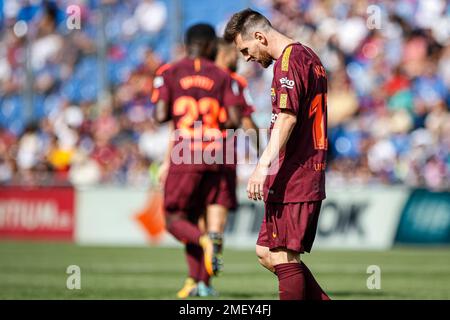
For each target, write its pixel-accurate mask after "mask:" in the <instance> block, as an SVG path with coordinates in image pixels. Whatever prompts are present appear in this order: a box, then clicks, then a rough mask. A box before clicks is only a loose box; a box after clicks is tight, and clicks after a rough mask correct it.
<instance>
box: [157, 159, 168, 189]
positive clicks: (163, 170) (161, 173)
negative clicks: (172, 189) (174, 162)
mask: <svg viewBox="0 0 450 320" xmlns="http://www.w3.org/2000/svg"><path fill="white" fill-rule="evenodd" d="M168 172H169V164H168V163H167V162H163V163H162V164H161V166H160V167H159V169H158V181H159V186H160V187H161V188H162V189H163V188H164V184H165V183H166V178H167V174H168Z"/></svg>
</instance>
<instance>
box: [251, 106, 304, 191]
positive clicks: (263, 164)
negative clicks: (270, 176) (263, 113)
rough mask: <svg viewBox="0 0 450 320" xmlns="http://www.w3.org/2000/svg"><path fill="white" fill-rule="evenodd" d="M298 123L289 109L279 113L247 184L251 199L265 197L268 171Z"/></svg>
mask: <svg viewBox="0 0 450 320" xmlns="http://www.w3.org/2000/svg"><path fill="white" fill-rule="evenodd" d="M296 123H297V116H296V115H295V114H294V113H292V112H291V111H288V110H283V111H282V112H280V113H279V114H278V117H277V120H276V121H275V123H274V126H273V129H272V134H271V136H270V139H269V143H268V144H267V146H266V148H265V149H264V151H263V154H262V155H261V158H260V159H259V161H258V164H257V165H256V169H255V171H254V172H253V174H252V176H251V177H250V179H249V181H248V184H247V196H248V198H249V199H253V200H262V199H263V197H264V194H263V187H264V182H265V180H266V176H267V172H268V171H269V167H270V165H271V164H272V162H273V161H274V160H275V159H277V157H278V155H279V154H280V151H281V150H283V149H284V148H285V147H286V143H287V142H288V140H289V137H290V135H291V133H292V130H293V129H294V127H295V125H296Z"/></svg>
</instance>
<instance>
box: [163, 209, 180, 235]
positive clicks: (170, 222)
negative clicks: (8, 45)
mask: <svg viewBox="0 0 450 320" xmlns="http://www.w3.org/2000/svg"><path fill="white" fill-rule="evenodd" d="M180 219H182V215H181V214H179V213H173V214H168V215H166V216H165V220H166V229H167V231H169V233H172V231H171V230H172V229H173V226H174V224H175V223H176V221H178V220H180Z"/></svg>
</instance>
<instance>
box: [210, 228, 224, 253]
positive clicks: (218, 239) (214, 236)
mask: <svg viewBox="0 0 450 320" xmlns="http://www.w3.org/2000/svg"><path fill="white" fill-rule="evenodd" d="M208 237H209V238H210V239H211V240H212V242H213V246H214V253H215V254H221V253H222V249H223V234H222V233H219V232H209V233H208Z"/></svg>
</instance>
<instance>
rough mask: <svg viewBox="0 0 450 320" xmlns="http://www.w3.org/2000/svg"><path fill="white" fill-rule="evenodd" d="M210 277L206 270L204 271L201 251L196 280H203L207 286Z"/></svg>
mask: <svg viewBox="0 0 450 320" xmlns="http://www.w3.org/2000/svg"><path fill="white" fill-rule="evenodd" d="M210 278H211V277H210V276H209V274H208V271H206V267H205V263H204V262H203V251H202V258H201V263H200V268H199V273H198V281H203V282H204V283H205V284H206V285H207V286H209V279H210Z"/></svg>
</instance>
